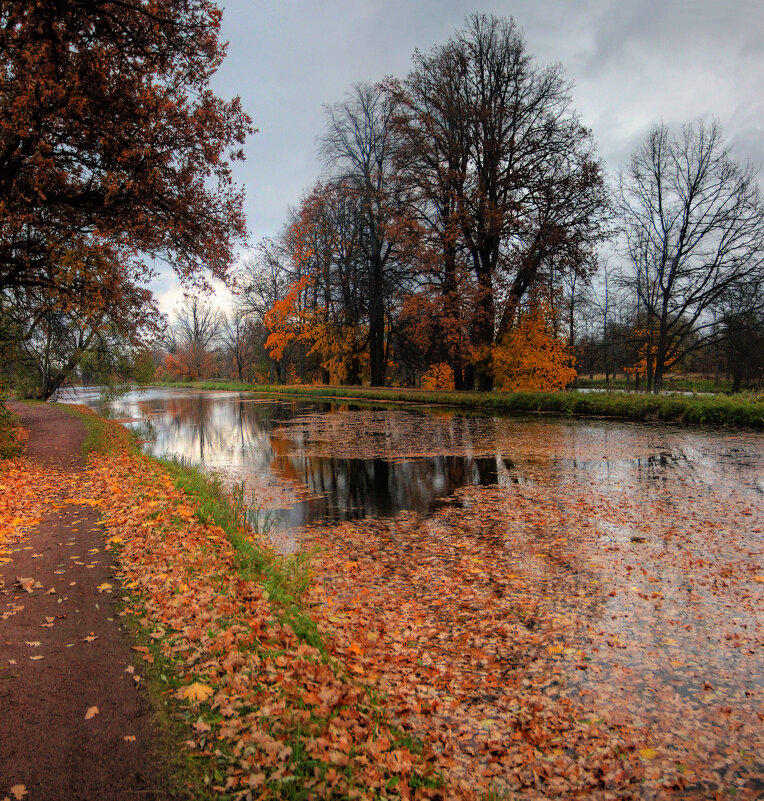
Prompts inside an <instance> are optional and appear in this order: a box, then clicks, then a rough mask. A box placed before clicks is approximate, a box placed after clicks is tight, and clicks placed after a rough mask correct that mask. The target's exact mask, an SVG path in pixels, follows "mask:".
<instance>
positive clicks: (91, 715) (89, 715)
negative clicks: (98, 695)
mask: <svg viewBox="0 0 764 801" xmlns="http://www.w3.org/2000/svg"><path fill="white" fill-rule="evenodd" d="M97 714H98V707H97V706H91V707H90V708H89V709H88V711H87V712H86V713H85V720H90V718H94V717H95V716H96V715H97Z"/></svg>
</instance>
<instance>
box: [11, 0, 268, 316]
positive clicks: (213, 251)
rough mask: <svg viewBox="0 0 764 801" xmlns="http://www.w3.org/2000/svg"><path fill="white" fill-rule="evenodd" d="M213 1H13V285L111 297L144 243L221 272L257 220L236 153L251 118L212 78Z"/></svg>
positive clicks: (216, 57)
mask: <svg viewBox="0 0 764 801" xmlns="http://www.w3.org/2000/svg"><path fill="white" fill-rule="evenodd" d="M220 18H221V14H220V11H219V10H218V9H217V8H216V6H215V5H214V3H212V2H211V0H151V2H148V0H120V2H113V1H112V0H34V1H33V2H30V0H6V1H5V2H3V3H2V6H1V7H0V60H1V61H2V65H3V69H2V71H1V72H0V108H1V109H2V114H1V115H0V290H7V289H14V288H19V287H35V288H38V289H44V290H45V292H46V293H47V295H48V297H49V298H50V299H51V300H52V299H53V297H54V296H60V297H61V298H77V301H78V303H79V305H80V306H83V305H85V304H86V303H90V304H92V305H94V306H95V305H98V304H101V305H102V306H103V304H104V301H105V302H106V303H108V302H109V301H108V298H105V297H104V293H103V291H102V290H100V288H99V284H100V275H99V272H98V267H97V265H98V264H99V263H101V262H102V261H103V260H104V258H105V257H106V258H108V259H111V258H112V257H113V255H114V254H115V253H117V254H118V257H119V260H120V262H121V263H122V268H123V271H124V275H125V277H126V280H128V281H130V282H132V283H134V284H137V283H140V282H141V281H142V280H143V279H145V278H146V277H147V275H148V274H149V272H150V271H149V269H148V268H147V267H146V264H147V257H149V256H150V257H153V258H156V259H159V260H163V261H166V262H168V263H170V264H172V266H173V267H174V268H175V269H176V270H177V272H178V273H179V274H180V275H181V276H183V277H184V278H186V279H197V280H199V279H201V278H202V277H203V276H204V274H205V272H206V270H207V269H209V271H210V272H211V273H212V274H213V275H215V276H216V277H219V278H224V277H225V275H226V272H227V269H228V265H229V264H230V263H231V261H232V254H233V246H234V244H235V242H236V241H237V240H238V239H241V238H243V236H244V234H245V226H244V216H243V211H242V193H241V192H240V191H238V190H237V189H236V187H235V186H234V185H233V183H232V180H231V171H230V160H231V159H236V158H240V157H241V150H240V147H241V145H242V143H243V142H244V139H245V137H246V135H247V134H248V133H250V132H251V131H252V128H251V124H250V120H249V118H248V117H247V115H246V114H244V113H243V111H242V109H241V106H240V102H239V100H238V98H237V99H234V100H232V101H228V102H227V101H224V100H221V99H220V98H218V97H217V96H215V94H214V93H213V92H212V90H211V89H210V80H211V78H212V76H213V74H214V72H215V71H216V69H217V67H218V66H219V64H220V62H221V60H222V58H223V55H224V50H225V45H224V44H223V43H222V42H221V41H220V40H219V28H220Z"/></svg>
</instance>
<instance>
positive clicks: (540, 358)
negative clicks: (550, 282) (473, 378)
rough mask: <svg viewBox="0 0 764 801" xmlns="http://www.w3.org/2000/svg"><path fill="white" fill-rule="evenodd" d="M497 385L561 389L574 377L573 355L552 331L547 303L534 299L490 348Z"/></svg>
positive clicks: (509, 387)
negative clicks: (501, 337)
mask: <svg viewBox="0 0 764 801" xmlns="http://www.w3.org/2000/svg"><path fill="white" fill-rule="evenodd" d="M491 367H492V370H493V377H494V381H495V383H496V386H497V388H498V389H501V390H508V391H511V392H516V391H522V390H528V391H543V392H551V391H554V390H558V389H564V388H565V387H566V386H567V385H568V384H570V383H571V382H572V381H573V380H574V379H575V377H576V369H575V358H574V356H573V353H572V352H571V349H570V347H569V346H568V345H567V343H566V342H565V341H564V340H562V339H561V338H560V337H559V336H557V335H556V334H555V333H554V329H553V327H552V325H551V324H550V310H549V307H548V304H546V303H544V302H543V301H539V300H535V301H533V302H532V304H531V306H530V308H529V309H528V310H527V311H522V312H521V313H520V314H519V315H518V319H517V322H516V324H515V325H514V326H513V328H512V329H511V330H510V331H509V333H508V334H506V335H505V336H504V338H503V339H502V340H501V342H499V343H497V344H496V345H495V346H494V347H493V348H492V350H491Z"/></svg>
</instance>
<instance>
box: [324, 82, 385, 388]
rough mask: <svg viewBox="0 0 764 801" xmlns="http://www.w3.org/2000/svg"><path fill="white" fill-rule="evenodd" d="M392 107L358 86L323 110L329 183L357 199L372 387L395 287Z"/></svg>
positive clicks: (379, 377) (377, 379) (378, 376)
mask: <svg viewBox="0 0 764 801" xmlns="http://www.w3.org/2000/svg"><path fill="white" fill-rule="evenodd" d="M393 112H394V105H393V102H392V101H391V98H390V96H389V95H388V94H387V93H386V92H384V91H383V90H382V89H381V88H380V87H378V86H371V85H369V84H358V85H356V86H355V87H354V88H353V91H352V92H351V93H349V95H348V96H347V98H346V99H345V100H344V101H343V102H341V103H338V104H337V105H335V106H331V107H327V108H326V114H327V119H328V126H327V131H326V133H325V134H324V136H323V137H322V139H321V150H322V153H323V155H324V158H325V161H326V163H327V165H328V166H329V167H330V169H331V170H332V174H333V177H334V178H335V179H336V180H337V181H338V182H340V184H341V186H342V188H343V190H344V191H350V192H353V193H354V194H355V197H356V198H357V201H358V203H359V207H360V212H361V217H360V222H361V223H362V226H361V229H360V240H359V242H360V248H361V250H362V251H363V256H364V260H365V265H366V272H367V275H366V281H365V301H366V316H367V319H368V327H369V328H368V352H369V362H370V370H371V384H372V386H381V385H383V384H384V383H385V374H386V371H387V361H388V356H389V350H388V347H387V346H388V345H389V337H388V326H387V321H388V318H389V313H390V304H391V302H392V299H393V298H394V296H395V287H396V284H397V283H398V279H397V276H396V275H395V273H394V267H395V266H396V259H397V256H398V251H397V249H396V241H395V237H394V226H393V224H392V223H393V219H394V214H393V210H394V209H395V208H396V207H397V205H398V202H399V199H398V194H399V191H400V186H399V184H398V183H397V182H396V179H395V174H394V171H393V163H394V162H393V155H394V150H395V137H394V135H393V130H392V124H391V123H392V116H393Z"/></svg>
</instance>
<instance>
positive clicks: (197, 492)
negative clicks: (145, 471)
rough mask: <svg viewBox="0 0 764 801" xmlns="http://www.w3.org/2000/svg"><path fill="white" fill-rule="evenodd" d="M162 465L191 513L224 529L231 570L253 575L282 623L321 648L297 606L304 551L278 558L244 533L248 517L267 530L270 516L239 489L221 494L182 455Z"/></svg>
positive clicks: (303, 582) (306, 562) (306, 569)
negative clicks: (229, 547) (231, 549)
mask: <svg viewBox="0 0 764 801" xmlns="http://www.w3.org/2000/svg"><path fill="white" fill-rule="evenodd" d="M160 461H162V462H163V464H164V467H165V469H166V470H167V472H168V473H169V474H170V476H171V477H172V478H173V479H174V481H175V486H176V487H177V488H178V489H181V490H183V492H185V493H186V495H187V496H188V497H189V498H190V499H192V500H193V501H194V502H195V503H196V504H197V505H198V507H197V510H196V516H197V518H198V519H199V520H200V521H201V522H202V523H206V524H210V523H212V524H215V525H218V526H220V528H222V529H223V531H225V533H226V535H227V537H228V541H229V542H230V543H231V545H232V546H233V547H234V549H235V551H236V554H237V565H236V567H237V570H238V572H239V574H240V575H241V576H242V578H244V579H257V580H259V581H260V583H261V584H262V586H263V588H264V589H265V591H266V592H267V593H268V599H269V600H270V601H271V602H272V603H274V604H275V605H276V608H277V609H278V611H279V613H280V614H279V617H280V618H281V622H282V623H288V624H289V625H290V626H291V627H292V628H293V629H294V632H295V634H296V635H297V636H298V637H299V638H300V639H301V640H303V641H304V642H307V643H308V644H309V645H312V646H313V647H314V648H318V649H319V651H321V652H322V653H324V652H325V650H324V645H323V641H322V639H321V635H320V634H319V632H318V629H317V628H316V624H315V623H314V622H313V620H312V619H311V617H310V616H309V615H308V614H307V613H306V612H305V611H304V610H303V608H302V606H301V605H300V599H301V598H302V596H303V595H304V594H305V591H306V590H307V589H308V586H309V585H310V582H311V578H312V575H311V572H310V554H309V553H305V552H299V553H295V554H290V555H289V556H282V555H281V554H278V553H276V551H274V550H273V549H272V548H269V547H267V546H263V545H262V544H260V543H259V542H258V540H257V539H256V538H254V537H251V536H249V535H247V533H246V531H247V527H246V524H247V523H248V522H249V521H250V520H252V519H253V518H254V519H256V520H257V521H258V525H259V526H260V530H259V531H256V532H255V533H259V534H267V530H266V529H267V527H268V526H269V525H271V524H272V523H269V521H270V518H269V517H268V516H267V515H263V514H262V513H261V510H260V509H259V508H257V507H253V506H252V505H251V504H247V503H246V501H245V499H244V491H243V487H241V486H240V487H238V488H235V490H234V493H233V494H229V493H228V492H226V490H225V487H224V486H223V482H222V481H221V479H220V477H219V476H216V475H214V474H213V475H210V474H208V473H203V472H202V471H201V470H199V469H198V468H196V467H194V466H193V465H191V464H190V463H189V462H187V461H186V460H184V459H182V458H181V459H174V458H168V459H162V460H160Z"/></svg>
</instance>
